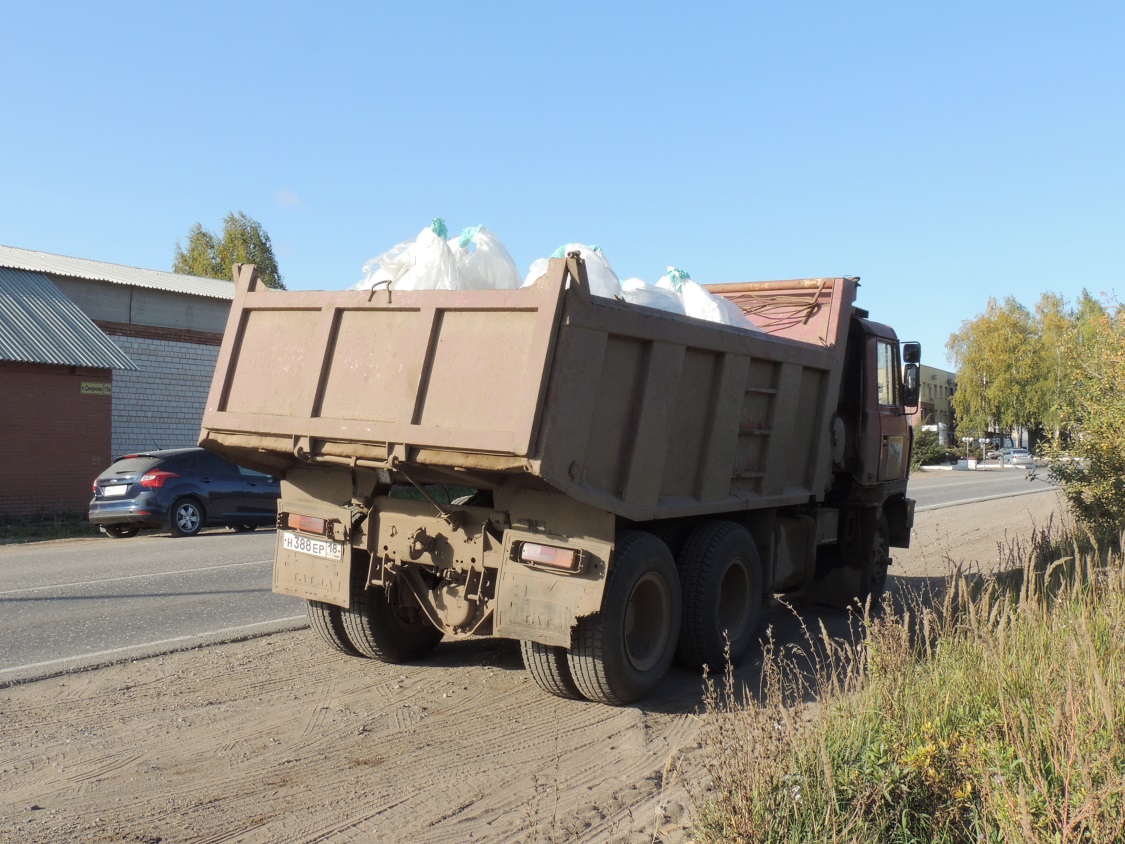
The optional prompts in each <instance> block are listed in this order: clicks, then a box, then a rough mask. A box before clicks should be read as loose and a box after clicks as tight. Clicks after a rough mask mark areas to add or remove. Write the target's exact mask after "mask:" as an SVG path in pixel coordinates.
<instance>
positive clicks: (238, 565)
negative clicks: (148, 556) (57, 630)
mask: <svg viewBox="0 0 1125 844" xmlns="http://www.w3.org/2000/svg"><path fill="white" fill-rule="evenodd" d="M272 562H273V559H272V558H271V559H268V560H252V561H251V562H249V563H228V564H226V565H222V566H202V567H201V568H196V569H178V570H176V571H157V572H152V573H150V574H127V575H122V576H121V577H104V578H102V579H100V580H79V581H76V582H74V583H53V584H51V585H50V586H29V587H27V588H26V589H11V590H9V591H7V592H0V595H20V594H22V593H24V592H44V591H46V590H48V589H70V588H72V587H74V586H93V585H95V584H98V583H116V582H119V581H122V580H142V579H144V578H146V577H168V576H170V575H175V574H194V573H196V572H200V571H220V570H221V569H237V568H241V567H243V566H260V565H262V564H263V563H272Z"/></svg>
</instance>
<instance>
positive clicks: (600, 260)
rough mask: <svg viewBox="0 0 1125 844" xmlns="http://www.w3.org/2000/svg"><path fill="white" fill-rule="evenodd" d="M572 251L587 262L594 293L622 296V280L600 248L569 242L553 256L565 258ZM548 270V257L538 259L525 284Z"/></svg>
mask: <svg viewBox="0 0 1125 844" xmlns="http://www.w3.org/2000/svg"><path fill="white" fill-rule="evenodd" d="M571 252H577V253H578V254H579V255H581V256H582V259H583V260H584V261H585V262H586V280H587V281H589V283H590V292H591V293H592V294H593V295H595V296H604V297H605V298H607V299H620V298H621V281H620V279H618V278H617V273H615V272H614V271H613V267H611V266H610V265H609V261H608V260H607V259H606V257H605V255H604V254H603V253H602V250H601V249H600V248H598V247H597V246H587V245H586V244H585V243H568V244H566V245H565V246H560V247H559V248H558V249H556V250H555V251H554V253H552V255H551V257H552V258H565V257H566V256H567V255H568V254H569V253H571ZM546 272H547V259H546V258H538V259H536V260H535V261H534V262H533V263H532V265H531V269H530V270H528V272H527V277H526V278H525V279H524V282H523V286H524V287H527V286H528V285H529V284H534V283H535V282H536V281H538V280H539V278H540V277H541V276H543V275H544V274H545V273H546Z"/></svg>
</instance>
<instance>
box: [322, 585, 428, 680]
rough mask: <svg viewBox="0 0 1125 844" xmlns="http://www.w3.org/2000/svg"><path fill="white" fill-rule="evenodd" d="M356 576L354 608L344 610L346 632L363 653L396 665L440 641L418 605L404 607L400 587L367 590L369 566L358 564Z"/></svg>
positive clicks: (342, 617) (356, 647)
mask: <svg viewBox="0 0 1125 844" xmlns="http://www.w3.org/2000/svg"><path fill="white" fill-rule="evenodd" d="M357 571H358V572H359V575H360V576H359V583H358V584H357V583H355V578H353V583H352V595H351V608H350V609H341V610H340V617H341V619H342V620H343V623H344V634H345V635H346V636H347V638H348V641H349V642H351V645H352V647H353V648H355V649H356V651H357V652H358V653H359V655H360V656H365V657H369V658H370V659H377V660H379V661H380V662H388V663H391V664H392V665H397V664H398V663H401V662H409V661H411V660H414V659H418V658H419V657H421V656H425V655H426V654H428V653H429V652H430V651H432V650H433V649H434V648H435V647H437V643H438V642H440V641H441V637H442V635H443V634H442V632H441V631H440V630H438V629H437V628H436V627H434V625H433V624H432V623H431V622H430V620H429V619H428V618H427V617H426V614H425V613H423V612H422V610H421V609H419V608H412V607H406V606H402V605H401V604H400V602H399V601H398V600H397V598H398V590H399V589H400V588H403V587H399V586H397V585H395V584H392V585H391V587H390V590H389V592H388V590H387V589H385V588H384V587H382V586H372V587H370V588H367V589H364V588H363V587H364V585H365V583H366V569H364V568H363V567H362V566H360V567H357Z"/></svg>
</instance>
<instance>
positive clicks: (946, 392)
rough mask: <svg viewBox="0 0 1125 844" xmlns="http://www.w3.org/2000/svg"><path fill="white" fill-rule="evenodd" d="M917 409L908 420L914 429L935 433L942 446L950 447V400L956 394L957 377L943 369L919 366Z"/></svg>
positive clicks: (952, 425)
mask: <svg viewBox="0 0 1125 844" xmlns="http://www.w3.org/2000/svg"><path fill="white" fill-rule="evenodd" d="M919 375H920V379H919V380H920V390H919V396H918V409H917V410H916V411H915V412H914V414H913V415H912V416H911V418H910V424H911V425H913V426H914V427H915V428H918V427H921V428H928V427H930V426H932V429H933V430H935V431H937V433H938V437H939V439H940V440H941V443H942V445H952V444H953V443H952V442H951V441H949V439H948V438H949V434H950V433H951V432H952V431H953V428H954V423H955V415H954V413H953V404H952V402H951V401H950V399H952V398H953V394H954V393H955V392H957V376H956V374H955V373H953V372H946V371H945V370H944V369H936V368H935V367H932V366H926V365H925V364H922V365H921V372H920V373H919Z"/></svg>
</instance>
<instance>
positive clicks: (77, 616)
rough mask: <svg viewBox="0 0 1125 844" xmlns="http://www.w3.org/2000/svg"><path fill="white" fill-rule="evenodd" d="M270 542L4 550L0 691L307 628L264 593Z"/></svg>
mask: <svg viewBox="0 0 1125 844" xmlns="http://www.w3.org/2000/svg"><path fill="white" fill-rule="evenodd" d="M274 538H275V534H274V532H273V531H272V530H270V531H261V530H259V531H255V532H253V533H233V532H231V531H228V530H215V531H205V532H204V533H202V534H200V535H199V536H197V537H194V538H191V539H173V538H171V537H169V536H168V535H167V534H163V535H161V534H142V535H141V536H138V537H135V538H133V539H125V540H111V539H109V538H107V537H98V538H91V539H75V540H63V541H58V542H44V543H36V544H29V545H5V546H0V684H4V683H7V682H11V681H13V680H19V679H26V678H29V677H42V676H50V675H52V674H56V673H59V672H61V671H65V670H68V669H71V668H75V667H80V666H89V665H98V664H103V663H106V662H114V661H117V660H120V659H125V658H131V657H137V656H146V655H150V654H153V653H164V652H167V651H170V650H176V649H178V648H186V647H192V646H194V645H198V644H201V643H204V642H215V641H224V640H230V639H235V638H242V637H245V636H247V635H251V634H254V633H261V632H268V631H273V630H281V629H288V628H292V627H297V626H300V625H302V624H303V623H304V615H303V613H304V604H303V602H301V601H299V600H297V599H296V598H288V597H285V596H282V595H274V594H273V593H272V592H271V591H270V578H271V572H272V565H273V546H274Z"/></svg>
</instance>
